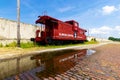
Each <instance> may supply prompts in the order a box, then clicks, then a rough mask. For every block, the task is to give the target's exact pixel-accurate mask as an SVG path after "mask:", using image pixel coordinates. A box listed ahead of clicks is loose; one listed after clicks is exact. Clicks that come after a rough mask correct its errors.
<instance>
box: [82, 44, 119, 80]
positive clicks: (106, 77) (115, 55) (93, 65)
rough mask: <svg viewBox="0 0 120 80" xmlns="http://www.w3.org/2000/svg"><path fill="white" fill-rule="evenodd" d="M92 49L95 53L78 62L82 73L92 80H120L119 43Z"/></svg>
mask: <svg viewBox="0 0 120 80" xmlns="http://www.w3.org/2000/svg"><path fill="white" fill-rule="evenodd" d="M93 50H96V53H95V54H93V55H91V56H89V57H87V58H84V59H83V60H82V61H81V62H80V64H81V71H82V73H84V74H86V75H89V77H91V78H92V80H120V44H107V45H104V46H100V47H97V48H94V49H93Z"/></svg>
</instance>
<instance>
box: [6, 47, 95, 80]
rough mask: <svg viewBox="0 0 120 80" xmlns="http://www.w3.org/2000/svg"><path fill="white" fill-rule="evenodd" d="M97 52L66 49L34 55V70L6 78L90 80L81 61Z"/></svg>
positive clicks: (23, 79)
mask: <svg viewBox="0 0 120 80" xmlns="http://www.w3.org/2000/svg"><path fill="white" fill-rule="evenodd" d="M92 53H95V51H93V50H86V49H83V50H72V49H71V50H66V51H60V52H52V53H44V54H39V55H34V56H33V57H31V60H35V61H36V65H37V67H36V68H35V69H33V70H30V71H27V72H24V73H21V74H19V75H18V76H13V77H10V78H7V79H5V80H12V79H15V80H83V79H84V80H90V79H91V77H89V75H88V74H87V73H85V72H83V71H82V68H81V64H80V62H81V61H82V60H83V59H84V58H87V57H88V56H90V55H92Z"/></svg>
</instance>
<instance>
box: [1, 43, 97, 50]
mask: <svg viewBox="0 0 120 80" xmlns="http://www.w3.org/2000/svg"><path fill="white" fill-rule="evenodd" d="M97 43H98V42H97V41H89V42H84V43H79V44H65V45H37V44H36V45H34V43H33V42H26V43H25V42H21V44H20V47H21V48H23V49H25V48H35V47H39V48H46V49H47V48H64V47H70V46H80V45H87V44H97ZM16 46H17V43H16V42H12V43H9V44H7V45H5V46H3V45H2V44H0V47H16Z"/></svg>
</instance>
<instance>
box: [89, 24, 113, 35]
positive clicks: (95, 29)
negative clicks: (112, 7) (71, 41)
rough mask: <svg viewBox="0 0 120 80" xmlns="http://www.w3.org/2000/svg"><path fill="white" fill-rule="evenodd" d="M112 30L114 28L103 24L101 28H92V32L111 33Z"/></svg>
mask: <svg viewBox="0 0 120 80" xmlns="http://www.w3.org/2000/svg"><path fill="white" fill-rule="evenodd" d="M111 31H112V28H110V27H108V26H102V27H100V28H92V29H90V33H91V34H109V33H110V32H111Z"/></svg>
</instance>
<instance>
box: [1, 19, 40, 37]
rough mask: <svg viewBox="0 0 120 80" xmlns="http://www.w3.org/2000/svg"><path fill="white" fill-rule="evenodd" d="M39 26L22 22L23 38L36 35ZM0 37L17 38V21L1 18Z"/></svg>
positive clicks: (21, 33) (21, 31) (21, 32)
mask: <svg viewBox="0 0 120 80" xmlns="http://www.w3.org/2000/svg"><path fill="white" fill-rule="evenodd" d="M37 28H38V26H35V25H31V24H25V23H20V35H21V39H30V38H31V37H35V31H36V29H37ZM0 39H17V22H16V21H12V20H8V19H4V18H0Z"/></svg>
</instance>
